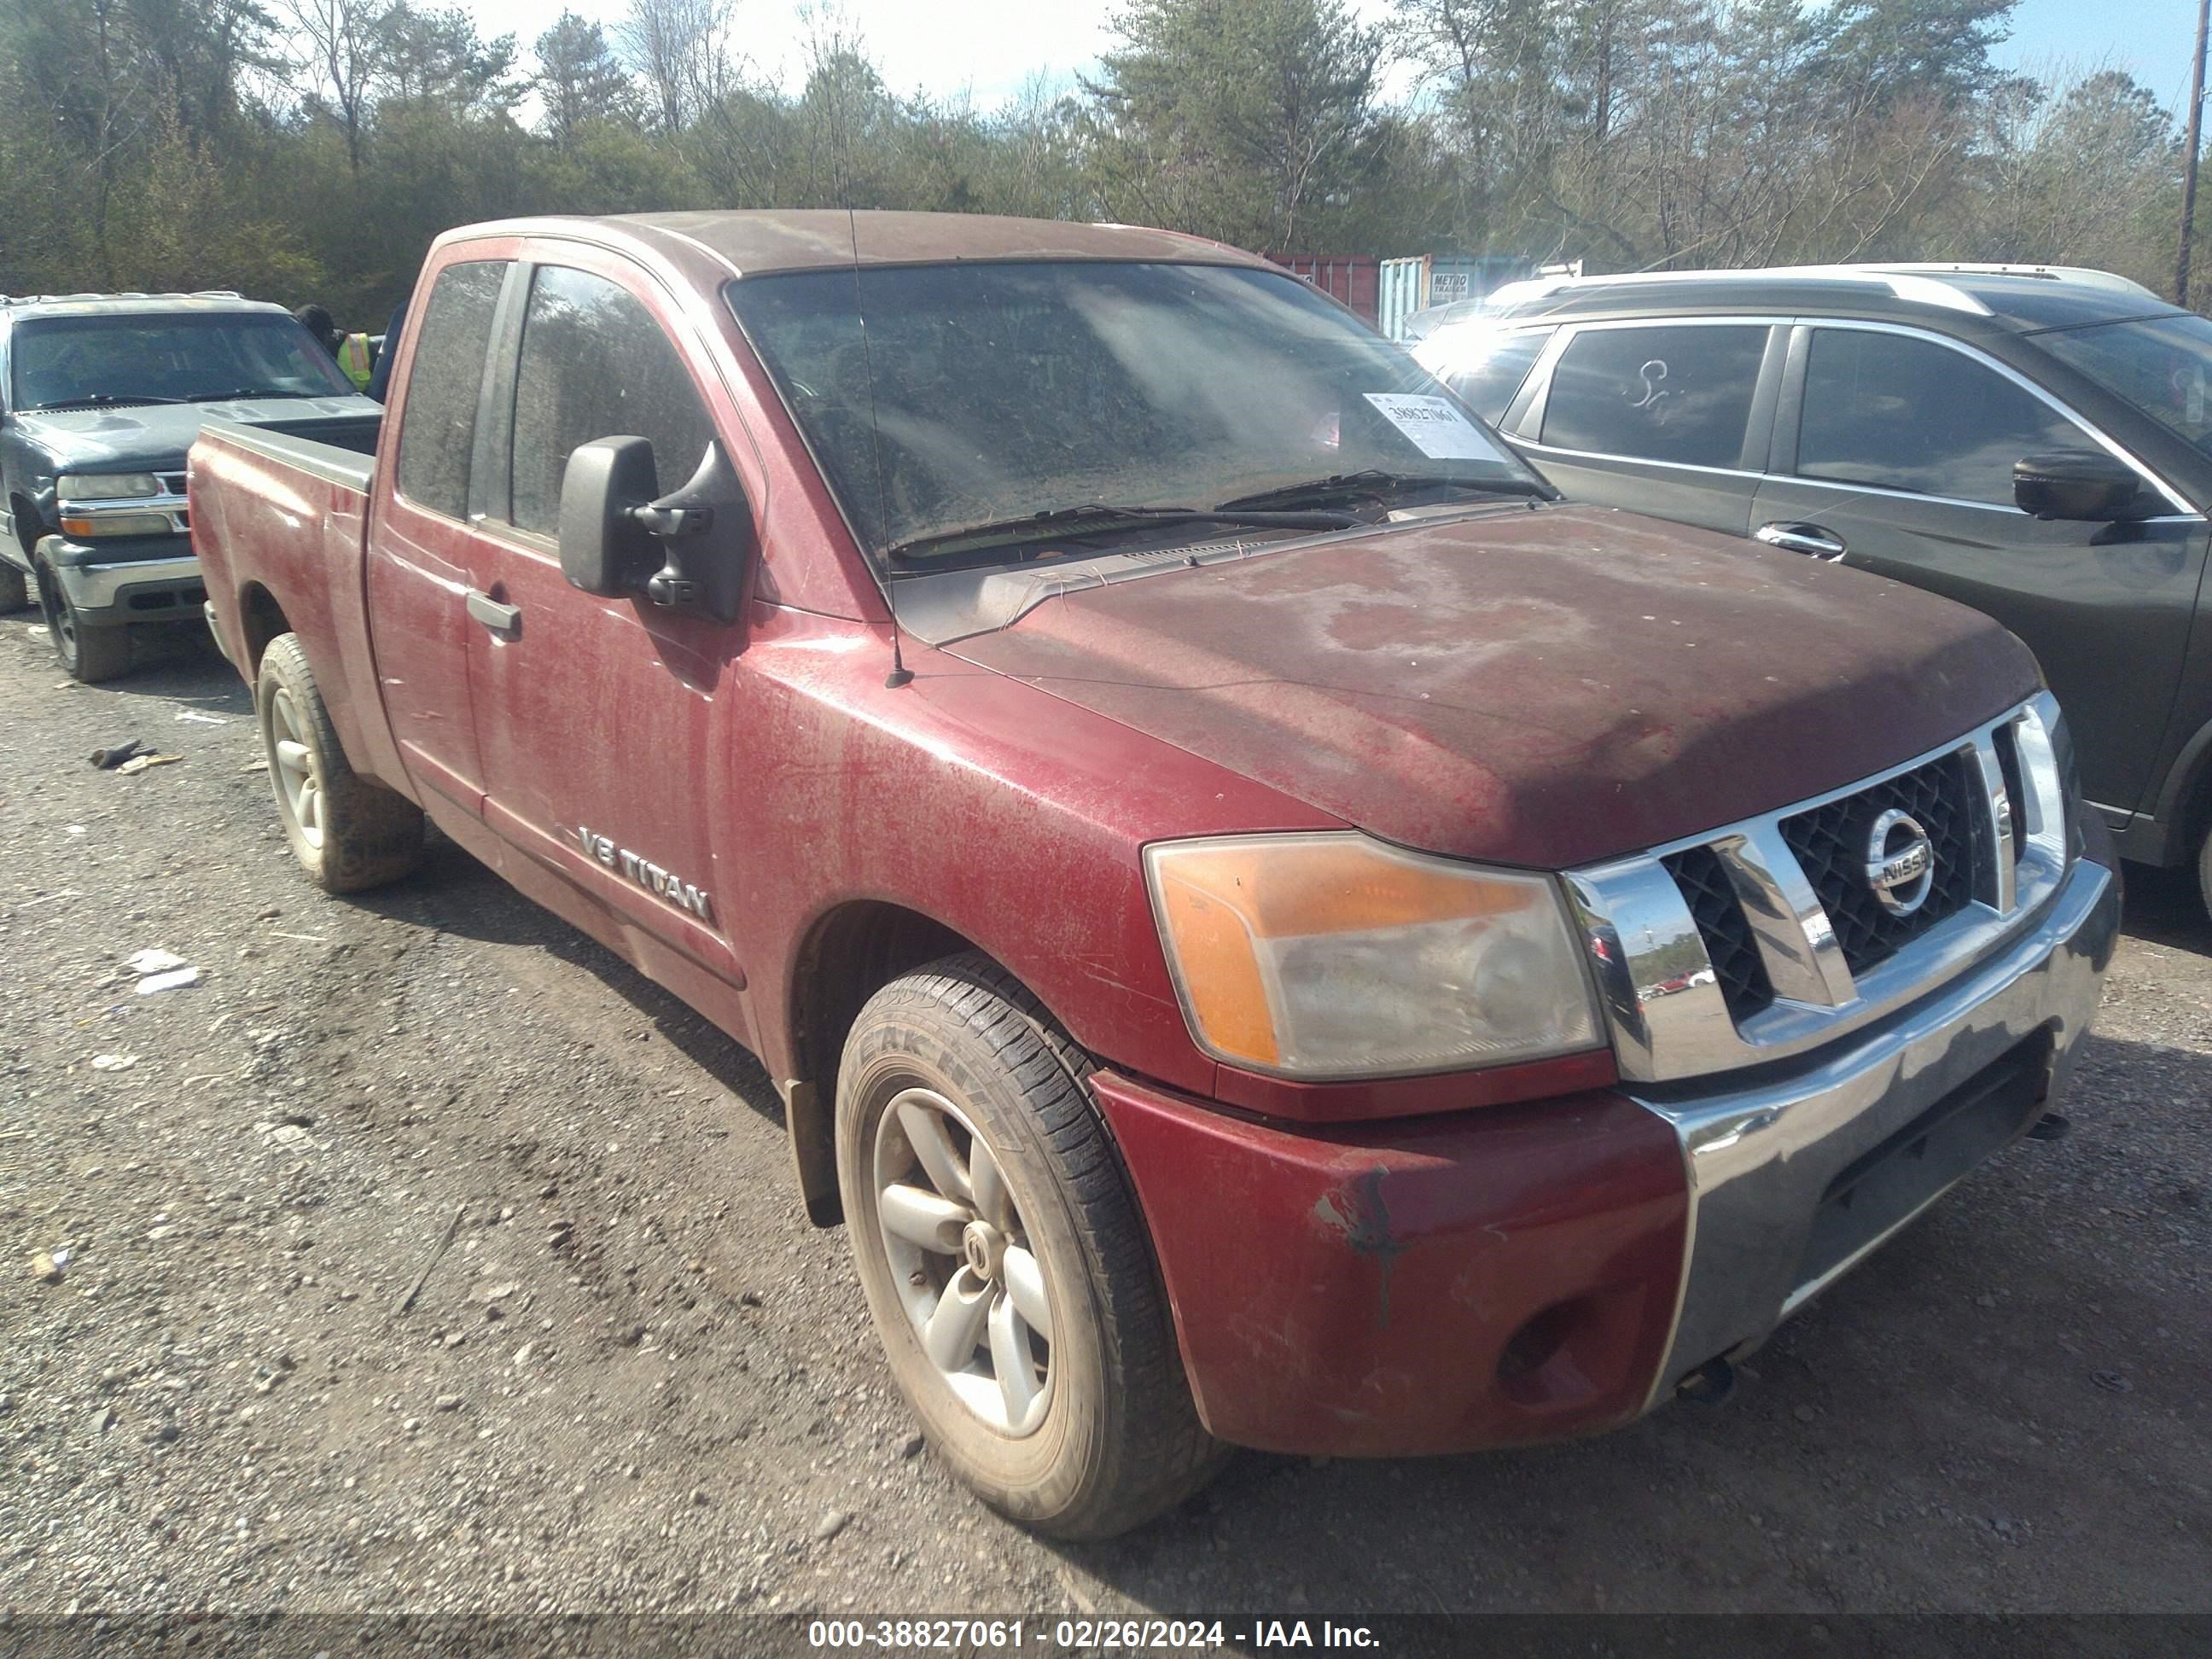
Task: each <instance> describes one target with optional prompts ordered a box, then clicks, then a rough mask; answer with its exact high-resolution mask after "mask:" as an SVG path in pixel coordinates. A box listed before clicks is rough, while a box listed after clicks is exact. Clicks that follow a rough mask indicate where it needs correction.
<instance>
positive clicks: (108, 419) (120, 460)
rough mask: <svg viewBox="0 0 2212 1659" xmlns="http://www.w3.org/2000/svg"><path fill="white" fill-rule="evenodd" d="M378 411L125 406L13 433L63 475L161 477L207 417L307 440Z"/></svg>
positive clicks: (45, 419)
mask: <svg viewBox="0 0 2212 1659" xmlns="http://www.w3.org/2000/svg"><path fill="white" fill-rule="evenodd" d="M383 414H384V405H383V404H379V403H377V402H375V401H374V400H373V399H371V398H351V397H344V398H339V397H332V398H246V399H244V400H242V401H240V402H236V403H219V404H119V405H117V406H115V407H112V408H106V409H58V410H52V411H49V412H40V411H37V410H33V411H31V412H29V413H27V414H24V415H21V416H18V417H17V418H16V422H15V429H16V431H17V433H18V434H19V435H20V436H21V439H22V440H23V441H25V442H27V443H29V444H32V445H34V446H35V447H37V448H38V449H39V451H40V453H42V454H44V455H45V456H46V457H47V459H49V460H50V461H51V462H52V471H54V472H57V473H61V472H98V471H109V472H143V471H171V470H173V469H175V468H178V467H181V466H183V465H184V464H185V451H186V450H188V449H190V448H191V447H192V440H193V439H194V438H196V437H197V436H198V435H199V430H200V422H203V421H204V420H207V419H209V418H210V416H212V417H215V418H217V419H221V420H226V421H242V422H246V424H247V425H249V426H270V427H277V428H282V429H283V430H284V431H287V432H295V433H301V434H306V433H311V432H313V431H314V430H315V429H316V428H319V427H325V426H331V425H337V424H350V423H353V422H359V421H361V420H363V419H364V418H365V419H368V420H372V421H374V420H377V419H380V418H381V417H382V416H383Z"/></svg>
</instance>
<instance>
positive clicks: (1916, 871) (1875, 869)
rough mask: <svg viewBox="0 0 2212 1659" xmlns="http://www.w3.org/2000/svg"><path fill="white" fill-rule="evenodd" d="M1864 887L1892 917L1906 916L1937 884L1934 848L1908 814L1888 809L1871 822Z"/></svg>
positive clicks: (1923, 902) (1893, 808) (1926, 900)
mask: <svg viewBox="0 0 2212 1659" xmlns="http://www.w3.org/2000/svg"><path fill="white" fill-rule="evenodd" d="M1866 858H1867V862H1866V877H1867V885H1868V886H1869V887H1870V888H1872V889H1873V890H1874V896H1875V902H1876V903H1878V904H1880V905H1881V908H1883V909H1884V910H1886V911H1887V912H1888V913H1889V914H1890V915H1893V916H1909V915H1911V914H1912V913H1913V912H1914V911H1915V910H1917V909H1918V908H1920V907H1921V906H1922V905H1923V904H1925V903H1927V902H1928V895H1929V891H1930V890H1933V888H1934V887H1935V885H1936V848H1935V847H1934V845H1933V844H1932V843H1931V842H1929V839H1928V832H1927V831H1926V830H1925V829H1922V828H1921V827H1920V823H1919V821H1918V820H1917V818H1915V817H1913V816H1912V815H1911V813H1909V812H1900V811H1898V810H1897V809H1896V808H1895V807H1892V808H1890V810H1889V811H1887V812H1884V813H1883V814H1882V815H1881V817H1878V818H1876V819H1875V821H1874V828H1873V829H1872V830H1870V831H1869V833H1868V836H1867V843H1866Z"/></svg>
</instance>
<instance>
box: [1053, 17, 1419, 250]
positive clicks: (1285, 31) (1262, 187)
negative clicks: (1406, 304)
mask: <svg viewBox="0 0 2212 1659" xmlns="http://www.w3.org/2000/svg"><path fill="white" fill-rule="evenodd" d="M1113 27H1114V28H1115V31H1116V33H1118V34H1119V35H1120V36H1121V46H1119V47H1118V48H1117V49H1115V50H1114V51H1111V52H1108V53H1106V54H1105V56H1104V57H1103V58H1102V59H1101V70H1102V73H1101V75H1100V76H1099V78H1098V79H1097V80H1095V81H1092V80H1088V79H1086V80H1085V82H1083V86H1084V89H1085V92H1086V93H1087V94H1089V96H1090V98H1091V101H1092V105H1093V118H1092V126H1091V136H1092V137H1093V140H1094V142H1095V143H1097V146H1098V147H1099V150H1100V160H1101V161H1102V163H1103V168H1104V173H1105V179H1104V183H1105V185H1106V188H1107V192H1108V196H1109V201H1119V202H1122V203H1126V204H1127V205H1128V206H1129V207H1130V208H1131V209H1133V210H1137V211H1138V212H1139V213H1140V214H1141V215H1142V216H1149V217H1152V218H1153V219H1155V220H1156V221H1158V222H1163V223H1166V224H1170V225H1172V226H1175V227H1176V228H1182V229H1191V230H1200V231H1203V232H1206V234H1213V235H1218V236H1223V237H1225V238H1228V239H1230V240H1237V241H1240V242H1243V243H1244V244H1246V245H1247V246H1262V247H1271V248H1290V247H1294V246H1302V245H1304V244H1303V243H1302V242H1301V238H1302V237H1303V238H1304V239H1305V240H1306V241H1308V242H1310V240H1311V236H1310V231H1311V230H1312V229H1313V228H1315V227H1314V225H1313V221H1314V220H1315V219H1316V218H1317V217H1320V218H1325V212H1324V210H1326V209H1327V208H1328V206H1330V205H1331V204H1342V203H1343V202H1344V201H1345V200H1346V198H1347V197H1348V196H1349V195H1350V193H1351V192H1352V191H1354V190H1356V189H1357V188H1358V187H1359V186H1360V185H1363V184H1364V183H1366V182H1367V181H1368V179H1369V178H1370V176H1371V173H1372V165H1371V164H1372V161H1373V159H1374V140H1375V138H1376V130H1377V120H1378V112H1377V110H1376V76H1377V72H1378V70H1379V69H1380V67H1381V64H1382V59H1383V37H1382V35H1381V33H1379V32H1378V31H1376V30H1374V29H1370V28H1366V27H1363V26H1361V25H1360V24H1359V23H1358V21H1356V20H1355V19H1354V18H1353V17H1352V13H1351V11H1350V9H1348V7H1347V6H1346V5H1345V4H1344V3H1343V0H1132V3H1131V4H1130V6H1129V8H1128V9H1127V10H1125V11H1123V12H1121V13H1120V14H1119V15H1116V16H1115V19H1114V20H1113Z"/></svg>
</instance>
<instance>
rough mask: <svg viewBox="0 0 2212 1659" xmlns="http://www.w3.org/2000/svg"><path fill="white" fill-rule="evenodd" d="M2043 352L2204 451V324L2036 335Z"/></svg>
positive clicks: (2207, 374)
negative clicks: (2084, 375) (2046, 352)
mask: <svg viewBox="0 0 2212 1659" xmlns="http://www.w3.org/2000/svg"><path fill="white" fill-rule="evenodd" d="M2036 340H2037V343H2039V344H2040V345H2041V346H2042V347H2043V348H2044V349H2045V350H2046V351H2048V352H2049V353H2050V354H2051V356H2054V357H2056V358H2057V359H2058V360H2059V361H2060V362H2063V363H2064V364H2066V365H2067V366H2068V367H2069V368H2073V369H2076V370H2078V371H2080V372H2081V374H2086V375H2087V376H2088V377H2089V378H2090V379H2091V380H2094V381H2095V382H2096V383H2097V384H2098V385H2099V386H2102V387H2104V389H2105V390H2106V391H2107V392H2111V393H2112V395H2113V396H2114V397H2116V398H2124V399H2125V400H2126V401H2127V402H2129V403H2130V404H2134V405H2135V406H2136V408H2137V409H2139V410H2142V412H2143V413H2144V414H2146V415H2148V416H2150V417H2151V419H2153V420H2154V421H2156V422H2158V423H2159V424H2160V426H2162V427H2164V428H2166V430H2167V431H2169V432H2172V433H2176V434H2178V435H2180V436H2181V437H2183V438H2185V439H2187V440H2188V441H2190V442H2191V443H2192V444H2194V445H2196V446H2197V448H2199V449H2202V450H2204V451H2206V452H2207V453H2212V322H2208V321H2206V320H2205V319H2203V318H2202V317H2197V316H2179V317H2145V318H2141V319H2137V320H2136V321H2135V322H2131V323H2095V324H2093V325H2090V326H2089V327H2087V328H2069V329H2056V330H2053V331H2051V332H2048V333H2045V334H2039V335H2038V336H2036Z"/></svg>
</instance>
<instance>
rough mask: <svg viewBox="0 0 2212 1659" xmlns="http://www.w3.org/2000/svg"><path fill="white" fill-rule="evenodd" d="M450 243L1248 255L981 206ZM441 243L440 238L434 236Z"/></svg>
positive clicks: (1238, 258)
mask: <svg viewBox="0 0 2212 1659" xmlns="http://www.w3.org/2000/svg"><path fill="white" fill-rule="evenodd" d="M447 235H448V237H450V238H451V239H452V240H477V239H478V238H482V237H486V236H570V237H575V238H578V239H579V240H585V241H591V242H598V243H601V244H621V243H624V242H629V243H633V244H641V245H643V246H647V247H649V248H651V249H652V250H653V251H654V252H658V253H659V254H661V255H662V256H663V257H664V258H668V259H670V260H671V262H673V263H675V264H679V265H683V264H693V263H695V262H696V261H697V260H698V258H700V256H701V255H702V254H703V255H707V256H709V257H710V258H711V259H712V262H713V263H714V264H716V265H719V266H720V267H721V268H722V270H721V273H720V274H721V275H722V276H723V277H725V278H726V277H727V276H731V275H733V274H734V275H736V276H764V275H767V274H769V273H770V272H775V271H787V270H843V269H847V268H849V267H850V266H851V265H852V264H853V263H854V259H855V258H856V256H857V258H858V260H859V262H860V264H864V265H909V264H951V263H953V262H955V261H963V260H993V261H1021V260H1041V259H1118V260H1150V261H1160V262H1166V263H1171V264H1225V265H1252V266H1257V267H1259V268H1261V269H1262V270H1276V269H1278V267H1276V266H1273V265H1270V264H1268V263H1267V261H1266V260H1264V259H1262V258H1260V257H1259V256H1257V255H1256V254H1251V253H1247V252H1243V250H1242V249H1239V248H1233V247H1230V246H1226V245H1225V244H1224V243H1220V242H1212V241H1208V240H1206V239H1205V238H1204V237H1201V236H1186V235H1182V234H1179V233H1177V232H1176V231H1170V230H1147V229H1145V228H1141V227H1139V226H1135V225H1090V224H1076V223H1073V222H1067V221H1064V220H1059V219H1010V218H1000V217H996V216H992V215H988V214H980V213H893V212H880V211H875V210H869V211H866V212H855V213H853V214H851V215H848V214H847V213H846V212H845V211H844V210H842V208H803V209H790V210H772V211H771V210H763V211H744V212H738V211H731V212H717V213H632V214H622V215H617V216H611V217H606V218H544V219H507V220H501V221H500V222H496V223H494V224H485V225H471V226H469V227H467V228H465V229H464V230H459V231H453V232H449V233H448V234H447ZM440 240H441V241H442V240H447V238H441V239H440Z"/></svg>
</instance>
